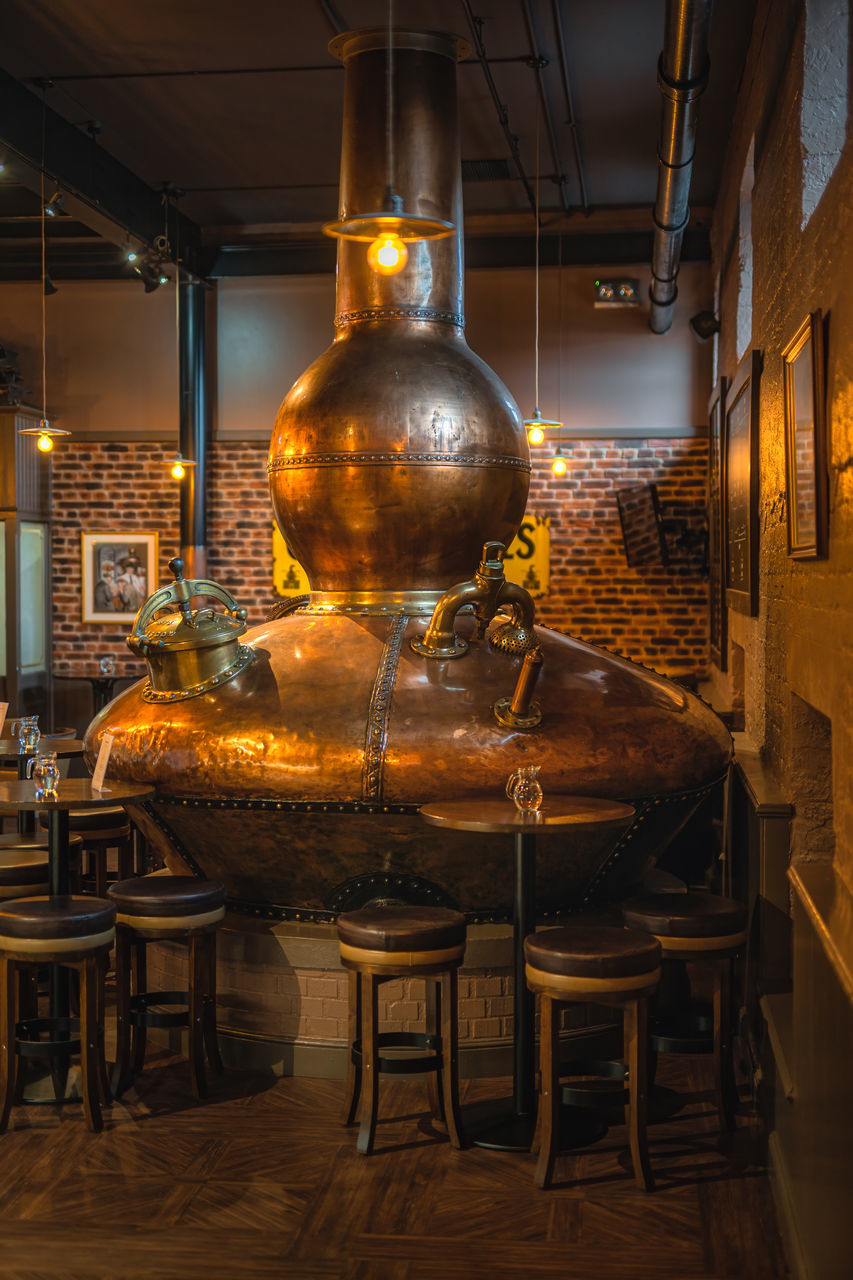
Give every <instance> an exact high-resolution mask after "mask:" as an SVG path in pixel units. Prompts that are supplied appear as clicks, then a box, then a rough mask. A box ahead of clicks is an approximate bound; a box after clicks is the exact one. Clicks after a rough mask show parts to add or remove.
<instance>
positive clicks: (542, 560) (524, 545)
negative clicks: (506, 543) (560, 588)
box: [504, 516, 551, 596]
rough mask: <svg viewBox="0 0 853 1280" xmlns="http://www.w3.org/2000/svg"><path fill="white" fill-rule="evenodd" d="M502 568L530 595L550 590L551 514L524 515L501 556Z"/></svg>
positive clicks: (509, 578)
mask: <svg viewBox="0 0 853 1280" xmlns="http://www.w3.org/2000/svg"><path fill="white" fill-rule="evenodd" d="M504 572H505V573H506V576H507V578H508V580H509V581H510V582H515V583H517V584H518V586H520V587H524V589H525V590H526V591H529V592H530V594H531V595H532V596H546V595H547V594H548V592H549V591H550V590H551V517H550V516H525V517H524V519H523V520H522V522H521V527H520V529H519V530H518V533H517V534H516V536H515V538H514V539H513V541H512V543H511V544H510V547H509V550H508V551H507V553H506V555H505V556H504Z"/></svg>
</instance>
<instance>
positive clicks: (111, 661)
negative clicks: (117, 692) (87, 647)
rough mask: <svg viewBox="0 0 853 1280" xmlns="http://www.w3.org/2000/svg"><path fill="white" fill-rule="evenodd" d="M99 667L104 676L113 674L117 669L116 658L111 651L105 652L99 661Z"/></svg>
mask: <svg viewBox="0 0 853 1280" xmlns="http://www.w3.org/2000/svg"><path fill="white" fill-rule="evenodd" d="M98 668H99V670H100V672H101V675H102V676H113V675H115V670H116V660H115V658H114V657H113V656H112V654H111V653H105V654H104V656H103V657H102V658H101V660H100V661H99V663H98Z"/></svg>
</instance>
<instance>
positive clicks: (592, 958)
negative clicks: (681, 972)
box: [524, 924, 661, 995]
mask: <svg viewBox="0 0 853 1280" xmlns="http://www.w3.org/2000/svg"><path fill="white" fill-rule="evenodd" d="M660 954H661V949H660V944H659V943H658V941H657V939H656V938H653V937H651V936H650V935H649V934H648V933H643V932H641V931H640V930H636V929H616V928H612V927H610V926H608V925H581V924H579V925H569V926H567V927H565V928H562V929H545V930H543V931H542V932H541V933H534V934H530V935H529V936H528V937H527V938H525V939H524V955H525V959H526V961H527V970H526V972H527V978H528V982H529V983H530V985H531V986H537V985H539V986H548V987H550V988H553V989H560V990H562V991H566V992H568V991H571V992H574V993H584V992H589V994H590V995H594V994H595V993H596V992H601V993H602V994H606V993H608V992H617V991H632V990H635V989H636V990H640V989H642V988H644V987H648V986H652V985H654V983H655V982H656V981H657V979H658V976H659V972H660Z"/></svg>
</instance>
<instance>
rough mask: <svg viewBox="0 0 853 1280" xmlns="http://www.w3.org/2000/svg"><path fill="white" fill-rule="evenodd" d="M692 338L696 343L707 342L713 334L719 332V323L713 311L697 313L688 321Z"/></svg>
mask: <svg viewBox="0 0 853 1280" xmlns="http://www.w3.org/2000/svg"><path fill="white" fill-rule="evenodd" d="M688 324H689V325H690V330H691V332H692V334H693V337H694V338H695V339H696V341H697V342H707V341H708V339H709V338H713V336H714V334H715V333H719V332H720V321H719V318H718V317H717V316H715V315H714V313H713V311H699V312H697V314H696V315H695V316H691V317H690V320H689V321H688Z"/></svg>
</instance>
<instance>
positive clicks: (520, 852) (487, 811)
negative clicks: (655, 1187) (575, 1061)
mask: <svg viewBox="0 0 853 1280" xmlns="http://www.w3.org/2000/svg"><path fill="white" fill-rule="evenodd" d="M420 812H421V817H422V818H424V819H425V821H426V822H430V823H432V824H433V825H434V826H437V827H448V828H450V829H451V830H453V831H478V832H488V833H494V834H496V835H511V836H513V837H514V841H515V892H514V897H513V971H514V978H515V997H514V1000H513V1058H514V1069H513V1097H512V1099H511V1100H504V1101H503V1102H502V1103H499V1104H497V1109H496V1113H495V1114H494V1115H491V1116H488V1117H486V1118H485V1120H484V1121H483V1123H482V1126H477V1129H476V1131H473V1132H472V1137H473V1141H474V1143H475V1144H476V1145H477V1146H481V1147H490V1148H493V1149H496V1150H499V1151H529V1150H530V1143H531V1141H532V1138H533V1127H534V1119H535V1113H536V1090H535V1074H534V1073H535V1066H534V1064H535V1050H536V1041H535V1008H536V1005H535V999H534V996H533V993H532V992H531V991H529V990H528V988H527V982H526V980H525V976H524V939H525V938H526V937H527V935H528V934H530V933H534V932H535V930H536V842H537V840H539V839H541V838H545V837H550V836H556V835H562V836H563V837H565V836H566V835H568V834H570V833H571V832H572V831H581V830H588V829H589V828H591V827H594V828H596V829H597V830H600V829H603V828H606V827H612V828H613V829H614V830H618V829H620V828H623V827H626V826H627V825H628V823H629V822H630V821H631V819H632V818H633V816H634V810H633V808H632V807H631V805H628V804H620V803H619V802H618V801H616V800H601V799H597V798H595V797H586V796H551V795H549V796H547V797H546V799H545V800H544V801H543V804H542V807H541V809H540V810H539V812H538V813H536V814H532V815H522V814H520V813H519V812H518V810H517V809H516V807H515V805H514V804H513V802H512V801H511V800H503V799H494V798H492V797H491V796H471V797H469V798H467V799H462V800H444V801H436V802H435V803H433V804H426V805H424V806H423V808H422V809H421V811H420ZM468 1127H469V1129H470V1128H471V1126H470V1125H469V1126H468ZM600 1132H601V1129H600V1127H599V1128H598V1134H599V1135H600ZM590 1140H591V1139H590Z"/></svg>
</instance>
